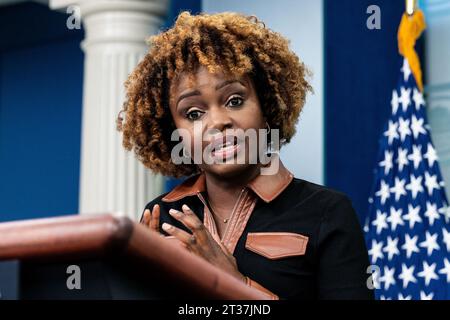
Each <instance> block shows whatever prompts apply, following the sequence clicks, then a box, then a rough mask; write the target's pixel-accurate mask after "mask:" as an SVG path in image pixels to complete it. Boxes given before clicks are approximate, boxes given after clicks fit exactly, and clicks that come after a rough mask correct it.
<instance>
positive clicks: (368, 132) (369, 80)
mask: <svg viewBox="0 0 450 320" xmlns="http://www.w3.org/2000/svg"><path fill="white" fill-rule="evenodd" d="M324 4H325V5H324V10H325V12H324V15H325V16H324V20H325V28H324V29H325V77H324V78H325V131H326V132H325V154H326V155H325V179H326V181H325V183H326V185H327V186H329V187H331V188H335V189H338V190H340V191H342V192H345V193H346V194H348V195H349V196H350V198H351V199H352V201H353V205H354V207H355V209H356V211H357V213H358V215H359V217H360V221H361V222H362V221H363V218H364V217H365V214H366V212H367V210H368V198H369V193H370V190H371V188H372V183H373V169H374V168H375V165H376V157H377V153H378V138H379V137H380V135H381V133H382V130H383V125H384V123H385V122H386V121H387V119H388V117H389V114H390V112H391V104H390V101H391V96H392V90H393V89H394V87H395V85H396V83H397V77H398V73H399V70H400V67H401V56H400V55H399V54H398V50H397V29H398V26H399V24H400V19H401V16H402V14H403V12H404V11H405V2H404V1H391V0H377V1H369V0H358V1H354V0H340V1H332V0H326V1H325V3H324ZM373 4H375V5H378V6H379V7H380V9H381V11H380V12H381V29H379V30H376V29H375V30H369V29H368V28H367V27H366V20H367V18H368V17H369V14H367V13H366V10H367V7H369V6H370V5H373ZM423 43H424V41H423V37H422V38H421V39H420V41H419V42H418V44H417V49H418V51H419V55H423ZM422 61H424V60H423V59H422ZM422 69H423V63H422ZM424 73H425V72H424ZM425 80H426V79H425Z"/></svg>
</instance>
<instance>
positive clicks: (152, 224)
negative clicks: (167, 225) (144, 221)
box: [149, 204, 160, 232]
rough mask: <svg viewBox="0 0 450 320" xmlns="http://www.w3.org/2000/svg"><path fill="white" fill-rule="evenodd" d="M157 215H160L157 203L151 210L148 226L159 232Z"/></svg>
mask: <svg viewBox="0 0 450 320" xmlns="http://www.w3.org/2000/svg"><path fill="white" fill-rule="evenodd" d="M159 215H160V208H159V205H158V204H155V205H154V206H153V211H152V214H151V217H150V222H149V226H150V229H151V230H154V231H156V232H159Z"/></svg>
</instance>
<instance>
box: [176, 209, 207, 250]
mask: <svg viewBox="0 0 450 320" xmlns="http://www.w3.org/2000/svg"><path fill="white" fill-rule="evenodd" d="M181 209H182V210H183V213H184V215H185V221H186V223H187V225H186V226H187V227H188V228H189V229H190V230H191V231H192V233H193V234H195V236H196V237H197V239H198V240H199V241H203V240H206V239H207V238H208V230H206V227H205V225H204V224H203V223H202V222H201V221H200V219H199V218H198V217H197V215H196V214H195V213H194V212H193V211H192V210H191V208H189V207H188V206H187V205H186V204H183V206H182V207H181Z"/></svg>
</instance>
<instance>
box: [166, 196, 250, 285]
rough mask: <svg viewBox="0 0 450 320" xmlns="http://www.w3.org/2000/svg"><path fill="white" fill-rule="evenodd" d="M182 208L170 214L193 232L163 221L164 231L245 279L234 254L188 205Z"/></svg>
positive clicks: (191, 249)
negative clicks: (213, 234)
mask: <svg viewBox="0 0 450 320" xmlns="http://www.w3.org/2000/svg"><path fill="white" fill-rule="evenodd" d="M182 210H183V212H181V211H178V210H175V209H170V210H169V214H170V215H171V216H172V217H174V218H175V219H177V220H178V221H180V222H181V223H182V224H184V225H185V226H186V227H187V228H188V229H189V230H191V231H192V234H190V233H188V232H186V231H184V230H181V229H179V228H177V227H175V226H172V225H170V224H168V223H163V225H162V228H163V229H164V231H165V232H167V233H168V234H170V235H172V236H174V237H176V238H177V239H178V240H180V241H181V242H182V243H183V245H184V247H186V248H187V249H188V250H189V251H191V252H193V253H195V254H196V255H198V256H200V257H202V258H204V259H205V260H206V261H208V262H210V263H211V264H213V265H215V266H217V267H219V268H221V269H223V270H225V271H227V272H229V273H231V274H232V275H234V276H235V277H237V278H238V279H240V280H242V281H245V277H244V275H242V274H241V273H240V272H239V270H238V268H237V264H236V259H235V258H234V256H233V255H232V254H230V253H229V251H228V250H227V249H226V248H225V247H223V246H221V245H219V244H218V243H217V242H216V241H215V240H214V238H213V237H212V235H211V234H210V233H209V232H208V230H207V229H206V227H205V225H204V224H203V223H202V222H201V221H200V220H199V219H198V217H197V216H196V215H195V214H194V213H193V212H192V210H191V209H189V207H188V206H187V205H183V206H182Z"/></svg>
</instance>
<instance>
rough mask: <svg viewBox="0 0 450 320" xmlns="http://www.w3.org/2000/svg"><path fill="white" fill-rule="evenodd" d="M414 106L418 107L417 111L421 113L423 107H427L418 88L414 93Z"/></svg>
mask: <svg viewBox="0 0 450 320" xmlns="http://www.w3.org/2000/svg"><path fill="white" fill-rule="evenodd" d="M413 100H414V104H415V105H416V110H417V111H419V109H420V107H421V106H424V105H425V100H423V94H422V92H420V91H419V90H417V88H414V93H413Z"/></svg>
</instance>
